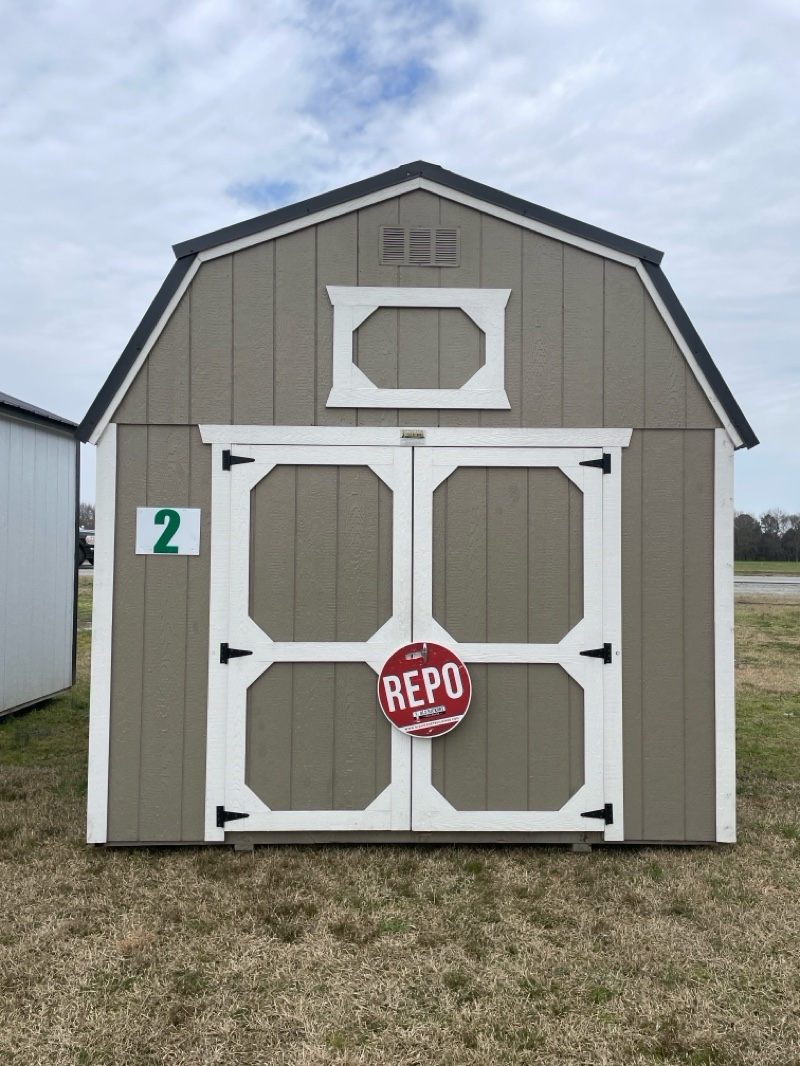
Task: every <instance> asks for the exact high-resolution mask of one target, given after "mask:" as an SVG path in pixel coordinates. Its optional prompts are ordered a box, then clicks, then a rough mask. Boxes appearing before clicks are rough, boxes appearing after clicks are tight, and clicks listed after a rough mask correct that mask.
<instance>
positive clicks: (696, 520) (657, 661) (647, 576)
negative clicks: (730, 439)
mask: <svg viewBox="0 0 800 1066" xmlns="http://www.w3.org/2000/svg"><path fill="white" fill-rule="evenodd" d="M713 459H714V434H713V431H694V432H689V433H684V432H678V431H664V430H660V431H651V430H646V431H637V432H634V435H633V439H632V441H631V446H630V448H628V449H627V451H626V452H625V456H624V460H623V484H622V513H623V521H622V530H623V542H622V571H623V586H622V626H623V655H624V660H623V717H624V727H623V740H624V766H625V782H624V784H625V829H626V835H627V836H628V837H629V838H630V839H633V840H713V839H714V836H715V811H714V771H715V761H714V560H713V550H714V539H713V518H714V462H713Z"/></svg>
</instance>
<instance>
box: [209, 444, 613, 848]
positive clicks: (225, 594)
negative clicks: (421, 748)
mask: <svg viewBox="0 0 800 1066" xmlns="http://www.w3.org/2000/svg"><path fill="white" fill-rule="evenodd" d="M199 429H200V435H201V438H202V440H203V442H204V443H205V444H210V445H211V446H212V447H211V453H212V454H211V460H212V464H211V470H212V479H211V552H210V554H211V576H210V592H209V674H208V720H207V741H206V797H205V839H206V840H207V841H224V840H225V833H226V829H225V828H224V827H223V828H219V827H218V826H217V806H218V805H219V804H220V803H221V802H224V796H225V781H226V764H227V737H228V720H227V682H228V675H227V674H226V672H225V671H223V670H222V669H220V665H219V653H218V648H219V646H220V644H221V643H223V642H225V641H226V639H227V633H228V632H229V625H230V614H229V591H228V583H229V576H230V563H231V558H230V508H231V484H232V478H231V476H230V472H229V471H225V470H223V463H222V460H223V456H222V453H223V451H224V450H226V449H230V448H232V447H235V446H237V445H254V446H258V445H300V446H303V445H309V446H318V447H319V446H321V447H333V446H347V445H358V446H361V447H365V446H366V447H370V446H372V447H376V446H378V447H382V446H398V445H400V446H402V445H406V446H415V447H450V448H469V447H472V448H475V447H486V448H488V447H491V448H503V447H512V448H513V447H516V448H558V449H560V448H590V449H599V448H602V449H603V450H604V451H606V452H609V453H610V455H611V474H610V475H608V476H604V482H603V506H602V510H603V554H604V565H603V590H602V595H603V635H604V636H603V639H604V641H606V642H609V643H611V644H612V647H613V649H614V654H613V656H612V661H611V663H610V664H609V665H607V666H605V667H604V668H603V783H604V795H605V800H606V802H609V803H613V805H614V821H613V824H611V825H606V826H605V839H606V840H623V839H624V819H623V791H622V654H621V638H622V566H621V550H622V500H621V480H622V479H621V457H622V449H623V448H626V447H627V446H628V445H629V443H630V439H631V435H632V429H608V428H596V429H584V428H579V429H491V428H486V429H483V428H477V429H450V428H439V427H425V428H417V427H414V426H410V427H367V426H358V427H355V426H352V427H351V426H239V425H201V426H200V427H199ZM417 739H419V738H417ZM498 813H499V814H501V815H502V814H503V813H505V812H498ZM585 822H586V824H585V827H584V831H586V832H597V831H598V830H601V829H602V825H601V824H598V822H597V821H596V820H588V819H586V820H585ZM232 825H236V828H237V829H241V830H243V831H244V830H245V828H246V827H245V826H243V825H241V823H238V824H236V823H232Z"/></svg>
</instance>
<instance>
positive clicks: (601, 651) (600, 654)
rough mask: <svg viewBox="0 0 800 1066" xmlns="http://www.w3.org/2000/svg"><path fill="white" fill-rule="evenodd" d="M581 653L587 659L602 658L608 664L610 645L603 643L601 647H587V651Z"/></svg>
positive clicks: (609, 660)
mask: <svg viewBox="0 0 800 1066" xmlns="http://www.w3.org/2000/svg"><path fill="white" fill-rule="evenodd" d="M581 655H585V656H587V658H589V659H602V660H603V662H604V663H606V665H608V663H610V662H611V645H610V644H604V645H603V647H602V648H589V650H588V651H582V652H581Z"/></svg>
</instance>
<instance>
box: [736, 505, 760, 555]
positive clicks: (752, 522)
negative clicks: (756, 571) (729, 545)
mask: <svg viewBox="0 0 800 1066" xmlns="http://www.w3.org/2000/svg"><path fill="white" fill-rule="evenodd" d="M733 554H734V557H735V558H736V559H759V558H761V523H760V522H759V521H758V519H757V518H753V516H752V515H751V514H747V513H746V512H745V511H739V512H738V513H737V514H736V517H735V518H734V520H733Z"/></svg>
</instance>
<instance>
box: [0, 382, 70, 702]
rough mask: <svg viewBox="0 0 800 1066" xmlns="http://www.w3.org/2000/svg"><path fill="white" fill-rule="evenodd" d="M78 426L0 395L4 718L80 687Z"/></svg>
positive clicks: (0, 683)
mask: <svg viewBox="0 0 800 1066" xmlns="http://www.w3.org/2000/svg"><path fill="white" fill-rule="evenodd" d="M75 428H76V427H75V423H74V422H70V421H68V420H67V419H66V418H60V417H59V416H58V415H54V414H51V412H50V411H44V410H42V409H41V408H40V407H34V406H32V405H31V404H29V403H25V402H24V401H22V400H17V399H15V397H13V396H9V395H7V394H6V393H4V392H0V628H1V629H2V632H0V715H3V714H9V713H10V712H12V711H19V710H22V709H23V708H25V707H30V706H32V705H33V704H36V703H39V702H41V701H42V700H43V699H46V698H47V697H49V696H54V695H55V694H56V693H58V692H61V691H63V690H64V689H66V688H69V687H70V686H71V685H73V684H74V682H75V634H76V608H77V582H78V577H77V569H76V557H75V538H76V536H77V526H78V477H79V466H78V459H79V456H78V442H77V440H76V438H75Z"/></svg>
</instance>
